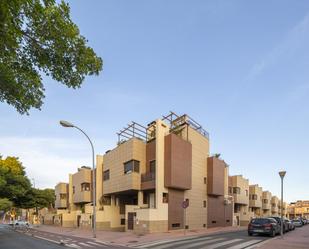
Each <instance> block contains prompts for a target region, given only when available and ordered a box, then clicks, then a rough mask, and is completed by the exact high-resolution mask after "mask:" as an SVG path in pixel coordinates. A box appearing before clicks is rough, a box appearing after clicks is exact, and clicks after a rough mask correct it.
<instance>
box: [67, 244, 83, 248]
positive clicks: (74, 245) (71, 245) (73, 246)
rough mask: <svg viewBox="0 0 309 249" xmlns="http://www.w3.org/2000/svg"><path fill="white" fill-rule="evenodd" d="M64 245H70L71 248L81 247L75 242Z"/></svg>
mask: <svg viewBox="0 0 309 249" xmlns="http://www.w3.org/2000/svg"><path fill="white" fill-rule="evenodd" d="M66 246H68V247H72V248H81V247H80V246H78V245H76V244H67V245H66Z"/></svg>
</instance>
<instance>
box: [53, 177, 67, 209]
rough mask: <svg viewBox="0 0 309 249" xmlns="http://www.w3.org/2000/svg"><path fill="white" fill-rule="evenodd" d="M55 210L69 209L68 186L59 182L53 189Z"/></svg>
mask: <svg viewBox="0 0 309 249" xmlns="http://www.w3.org/2000/svg"><path fill="white" fill-rule="evenodd" d="M55 196H56V199H55V208H56V209H67V208H68V207H69V184H67V183H64V182H60V183H58V184H57V185H56V187H55Z"/></svg>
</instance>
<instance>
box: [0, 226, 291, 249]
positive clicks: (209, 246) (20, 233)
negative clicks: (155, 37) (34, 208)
mask: <svg viewBox="0 0 309 249" xmlns="http://www.w3.org/2000/svg"><path fill="white" fill-rule="evenodd" d="M291 233H293V232H291ZM267 239H269V237H268V236H252V237H249V236H248V235H247V231H237V232H226V233H221V234H212V235H207V236H195V237H190V238H184V239H177V240H169V241H157V242H149V243H148V244H140V245H131V246H130V247H131V248H132V247H133V248H148V249H171V248H177V249H200V248H202V249H203V248H204V249H228V248H229V249H244V248H252V247H255V246H256V245H258V244H260V243H262V242H264V241H265V240H267ZM61 241H62V242H64V244H65V245H66V246H67V247H71V248H79V249H84V248H87V249H97V248H111V249H113V248H114V249H116V248H117V249H120V248H128V247H123V246H116V245H111V244H106V243H104V242H103V241H99V240H94V239H87V238H80V237H76V236H69V235H61V234H56V233H50V232H45V231H39V230H36V229H30V230H28V231H25V230H22V229H18V230H16V231H14V230H13V229H12V228H10V227H8V226H3V225H0V249H19V248H20V249H58V248H62V249H63V248H65V247H64V246H63V245H60V242H61Z"/></svg>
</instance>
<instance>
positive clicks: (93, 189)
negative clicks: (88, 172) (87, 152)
mask: <svg viewBox="0 0 309 249" xmlns="http://www.w3.org/2000/svg"><path fill="white" fill-rule="evenodd" d="M60 124H61V125H62V126H63V127H67V128H76V129H77V130H79V131H80V132H81V133H83V134H84V135H85V136H86V138H87V139H88V141H89V143H90V145H91V149H92V179H93V180H92V203H93V214H92V217H93V219H92V234H93V238H95V237H96V210H95V208H96V179H95V165H94V148H93V144H92V142H91V140H90V138H89V137H88V135H87V134H86V133H85V132H84V131H83V130H82V129H80V128H79V127H77V126H76V125H74V124H72V123H70V122H68V121H64V120H61V121H60Z"/></svg>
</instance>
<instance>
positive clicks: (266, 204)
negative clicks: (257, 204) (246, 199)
mask: <svg viewBox="0 0 309 249" xmlns="http://www.w3.org/2000/svg"><path fill="white" fill-rule="evenodd" d="M262 212H263V214H262V215H263V217H268V216H271V193H270V192H269V191H263V194H262Z"/></svg>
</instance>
